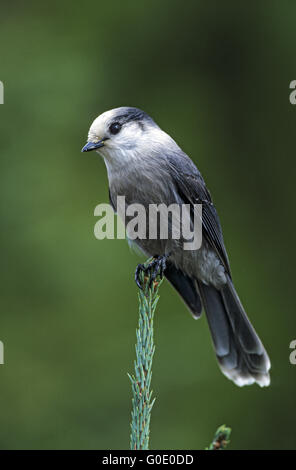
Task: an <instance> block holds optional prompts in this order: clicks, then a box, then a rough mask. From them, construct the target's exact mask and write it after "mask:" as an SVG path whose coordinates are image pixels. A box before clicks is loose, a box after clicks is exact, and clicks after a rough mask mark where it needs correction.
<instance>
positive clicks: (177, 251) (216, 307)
mask: <svg viewBox="0 0 296 470" xmlns="http://www.w3.org/2000/svg"><path fill="white" fill-rule="evenodd" d="M89 151H96V152H97V153H99V154H100V156H101V157H103V159H104V162H105V165H106V169H107V175H108V180H109V198H110V204H111V206H112V207H113V209H114V211H115V212H116V210H117V207H116V201H117V197H118V196H119V195H121V196H122V195H124V196H125V198H126V204H127V205H129V204H142V205H143V206H144V207H148V206H149V204H166V205H167V206H169V205H170V204H178V205H181V204H186V205H187V207H190V208H191V209H192V208H193V209H194V207H195V205H196V204H201V205H202V243H201V246H200V247H199V249H197V250H187V251H186V250H184V249H183V248H182V246H181V245H180V241H179V240H172V239H160V238H159V237H157V238H156V239H149V237H147V238H145V239H137V240H134V243H136V245H137V246H138V248H140V250H141V251H142V252H143V253H144V254H145V255H146V256H149V257H153V261H152V263H151V265H150V269H152V270H153V268H154V271H153V272H154V276H156V274H155V273H157V270H158V269H159V268H160V269H161V271H162V272H163V274H164V276H165V277H166V279H167V280H168V281H169V282H170V284H171V285H172V286H173V287H174V288H175V290H176V291H177V292H178V293H179V295H180V296H181V298H182V299H183V301H184V302H185V304H186V306H187V307H188V309H189V311H190V312H191V314H192V316H193V318H195V319H198V318H200V316H201V314H202V311H204V312H205V314H206V318H207V321H208V325H209V329H210V333H211V337H212V343H213V346H214V350H215V354H216V358H217V361H218V364H219V366H220V369H221V371H222V373H223V374H224V375H225V376H226V377H227V378H228V379H230V380H231V381H233V382H234V383H235V384H236V385H238V386H240V387H241V386H245V385H251V384H253V383H256V384H258V385H259V386H261V387H264V386H268V385H269V384H270V374H269V370H270V367H271V364H270V360H269V357H268V354H267V352H266V350H265V348H264V346H263V344H262V342H261V340H260V339H259V336H258V335H257V333H256V331H255V329H254V327H253V326H252V324H251V322H250V320H249V319H248V316H247V314H246V312H245V310H244V308H243V306H242V303H241V301H240V299H239V297H238V294H237V292H236V289H235V287H234V284H233V280H232V274H231V271H230V265H229V259H228V255H227V252H226V248H225V244H224V240H223V235H222V229H221V224H220V220H219V217H218V214H217V210H216V208H215V206H214V203H213V201H212V198H211V195H210V192H209V191H208V189H207V187H206V184H205V181H204V179H203V177H202V175H201V173H200V172H199V170H198V169H197V167H196V165H195V164H194V163H193V161H192V160H191V159H190V157H189V156H188V155H187V154H186V153H185V152H184V151H183V150H182V149H181V148H180V147H179V145H178V144H177V143H176V142H175V140H174V139H173V138H172V137H171V136H170V135H169V134H167V133H166V132H165V131H164V130H162V129H161V128H160V127H159V126H158V124H157V123H156V122H155V121H154V120H153V119H152V118H151V117H150V116H149V115H148V114H147V113H146V112H145V111H142V110H141V109H138V108H135V107H129V106H123V107H118V108H115V109H111V110H109V111H106V112H103V113H102V114H100V115H99V116H98V117H97V118H96V119H95V120H94V121H93V123H92V124H91V126H90V128H89V132H88V137H87V143H86V145H84V147H83V148H82V152H89ZM190 214H191V216H190V217H193V215H192V214H193V211H191V212H190ZM141 269H145V267H144V266H143V265H141V264H139V265H138V267H137V270H136V281H137V282H138V283H139V278H138V275H139V271H140V270H141Z"/></svg>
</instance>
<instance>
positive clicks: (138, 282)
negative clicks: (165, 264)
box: [135, 264, 147, 289]
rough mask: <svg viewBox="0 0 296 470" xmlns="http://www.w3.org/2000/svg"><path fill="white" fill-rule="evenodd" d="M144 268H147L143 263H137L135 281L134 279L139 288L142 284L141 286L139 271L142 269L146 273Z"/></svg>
mask: <svg viewBox="0 0 296 470" xmlns="http://www.w3.org/2000/svg"><path fill="white" fill-rule="evenodd" d="M146 270H147V268H146V267H145V266H144V264H138V266H137V267H136V271H135V281H136V284H137V286H138V287H139V289H143V286H142V284H141V281H140V272H141V271H144V273H146Z"/></svg>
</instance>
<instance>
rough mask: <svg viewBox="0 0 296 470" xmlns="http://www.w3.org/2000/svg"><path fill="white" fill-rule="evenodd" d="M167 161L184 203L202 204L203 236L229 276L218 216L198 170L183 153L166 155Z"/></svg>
mask: <svg viewBox="0 0 296 470" xmlns="http://www.w3.org/2000/svg"><path fill="white" fill-rule="evenodd" d="M167 161H168V163H169V166H170V173H171V176H172V178H173V181H174V182H175V185H176V189H177V192H178V194H179V196H180V198H181V199H182V200H183V201H184V203H185V204H190V205H191V206H192V207H193V204H202V228H203V237H205V239H206V241H207V242H208V244H209V245H210V247H211V248H213V249H214V250H215V252H216V253H217V255H218V257H219V258H220V260H221V262H222V263H223V266H224V267H225V269H226V271H227V273H228V274H229V276H231V274H230V266H229V260H228V256H227V252H226V249H225V246H224V241H223V235H222V230H221V225H220V221H219V217H218V214H217V211H216V209H215V206H214V204H213V202H212V198H211V195H210V193H209V191H208V190H207V187H206V184H205V182H204V180H203V178H202V176H201V174H200V172H199V171H198V169H197V168H196V166H195V165H194V163H193V162H192V160H190V158H189V157H188V156H187V155H186V154H185V153H182V154H181V155H180V154H179V153H178V154H174V155H168V156H167Z"/></svg>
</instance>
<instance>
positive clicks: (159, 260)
mask: <svg viewBox="0 0 296 470" xmlns="http://www.w3.org/2000/svg"><path fill="white" fill-rule="evenodd" d="M169 256H170V253H169V254H167V255H163V256H154V258H153V260H152V261H151V263H149V264H148V266H144V264H138V266H137V268H136V272H135V281H136V284H137V286H138V287H139V288H140V289H143V286H142V284H141V281H140V272H141V271H142V272H144V273H145V274H147V273H148V274H149V275H150V281H149V289H151V287H152V285H153V282H154V281H155V279H156V278H157V276H160V278H161V279H162V278H163V275H164V271H165V268H166V261H167V259H168V257H169Z"/></svg>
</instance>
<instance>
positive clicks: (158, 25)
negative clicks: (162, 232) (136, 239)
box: [0, 0, 296, 449]
mask: <svg viewBox="0 0 296 470" xmlns="http://www.w3.org/2000/svg"><path fill="white" fill-rule="evenodd" d="M295 15H296V5H295V3H293V2H289V1H284V2H276V1H268V2H267V1H263V2H258V3H255V2H244V3H243V2H237V1H235V0H233V1H226V2H207V3H205V2H202V1H189V0H187V1H186V2H181V1H173V0H170V1H160V0H149V1H136V0H125V1H124V2H123V1H112V2H102V1H100V0H95V1H92V0H85V1H84V2H79V1H71V2H70V1H64V2H57V1H52V2H50V3H49V2H48V3H47V4H44V3H41V2H34V1H29V2H26V3H24V2H20V1H15V2H2V3H1V19H0V49H1V51H0V80H2V81H3V83H4V86H5V104H4V105H1V106H0V118H1V130H0V132H1V139H0V148H1V185H0V190H1V222H2V230H1V246H2V255H1V268H2V270H1V321H0V339H1V340H2V341H3V342H4V345H5V364H4V365H2V366H0V396H1V400H0V421H1V426H0V448H2V449H15V448H22V449H34V448H35V449H37V448H38V449H39V448H40V449H49V448H56V449H65V448H69V449H75V448H80V449H89V448H96V449H104V448H109V449H115V448H121V449H124V448H128V446H129V421H130V411H131V389H130V388H131V387H130V383H129V380H128V377H127V372H128V371H129V372H130V371H132V367H133V359H134V343H135V328H136V324H137V320H138V313H137V307H138V305H137V289H136V286H135V284H134V281H133V272H134V269H135V266H136V265H137V263H138V262H139V258H138V257H137V256H136V255H135V254H134V253H132V252H131V251H130V249H129V247H128V245H127V243H126V242H125V241H123V240H103V241H98V240H96V239H95V237H94V235H93V227H94V224H95V221H96V219H95V217H94V216H93V210H94V207H95V206H96V205H97V204H98V203H100V202H107V201H108V185H107V177H106V171H105V166H104V163H103V161H102V160H101V159H100V157H99V156H98V155H97V154H81V153H80V149H81V147H82V146H83V144H84V143H85V141H86V135H87V131H88V128H89V125H90V123H91V122H92V120H93V119H94V118H95V117H96V116H97V115H99V114H100V113H102V112H103V111H105V110H107V109H110V108H113V107H117V106H122V105H129V106H137V107H140V108H142V109H144V110H145V111H146V112H148V113H149V114H151V115H152V116H153V118H154V119H155V120H156V122H158V124H159V125H160V126H161V127H163V128H164V129H165V130H166V131H167V132H168V133H169V134H171V135H172V136H173V137H174V138H175V139H176V140H177V142H178V143H179V144H180V145H181V147H182V148H183V149H184V150H185V151H186V152H187V153H188V154H189V155H190V156H191V157H192V159H193V160H194V161H195V162H196V163H197V165H198V167H199V169H200V170H201V171H202V173H203V176H204V177H205V179H206V181H207V183H208V187H209V188H210V190H211V192H212V196H213V198H214V201H215V203H216V206H217V208H218V211H219V214H220V218H221V221H222V225H223V227H224V237H225V242H226V246H227V248H228V252H229V256H230V261H231V265H232V272H233V276H234V279H235V283H236V286H237V289H238V291H239V293H240V296H241V298H242V301H243V303H244V305H245V307H246V309H247V312H248V313H249V316H250V318H251V320H252V321H253V322H254V324H255V326H256V329H257V330H258V332H259V334H260V336H261V337H262V339H263V341H264V343H265V346H266V348H267V350H268V351H269V353H270V356H271V360H272V383H271V386H270V388H269V389H260V388H259V387H257V386H252V387H249V388H248V387H246V388H243V389H240V388H238V387H236V386H235V385H233V384H232V383H231V382H230V381H228V380H227V379H226V378H224V376H223V375H222V374H221V373H220V371H219V369H218V367H217V364H216V359H215V356H214V353H213V350H212V345H211V340H210V335H209V331H208V327H207V325H206V321H205V318H204V317H203V318H202V319H201V320H200V321H198V322H194V321H193V320H192V318H191V317H190V315H189V313H188V312H187V310H186V308H185V307H184V305H183V303H182V302H181V301H180V300H179V298H178V296H177V294H176V293H175V292H174V291H173V290H172V288H171V287H170V286H169V285H167V284H166V283H165V285H163V287H162V289H161V299H160V303H159V308H158V310H157V314H156V328H155V335H156V338H155V340H156V345H157V351H156V355H155V363H154V372H153V388H154V391H155V395H156V397H157V401H156V404H155V407H154V410H153V417H152V424H151V448H154V449H173V448H179V449H193V448H197V449H201V448H204V447H205V446H206V445H207V444H208V443H209V441H210V440H211V438H212V436H213V434H214V431H215V429H216V428H217V426H218V425H220V424H222V423H226V424H228V425H230V426H231V427H232V428H233V434H232V442H231V449H238V448H240V449H272V448H281V449H284V448H296V442H295V441H296V439H295V424H296V409H295V385H296V380H295V379H296V366H292V365H291V364H290V363H289V354H290V350H289V344H290V341H292V340H293V339H295V338H296V315H295V314H296V312H295V285H294V280H295V268H294V267H295V262H296V256H295V250H294V248H293V246H294V241H295V232H294V230H295V206H294V202H295V176H296V175H295V170H296V164H295V119H296V107H293V106H292V105H291V104H290V103H289V94H290V90H289V83H290V81H291V80H293V79H296V70H295V68H296V57H295V50H294V47H295V38H296V36H295Z"/></svg>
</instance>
